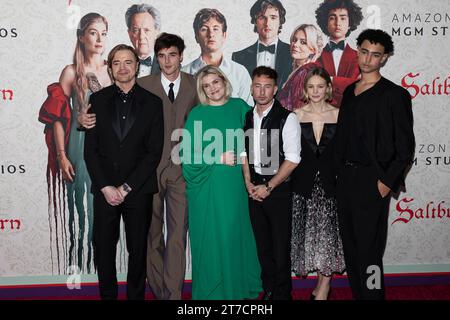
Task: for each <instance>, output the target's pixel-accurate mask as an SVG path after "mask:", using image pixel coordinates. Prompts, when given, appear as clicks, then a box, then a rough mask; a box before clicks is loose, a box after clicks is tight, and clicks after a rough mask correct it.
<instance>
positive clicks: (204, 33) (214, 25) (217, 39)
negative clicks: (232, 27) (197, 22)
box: [195, 18, 227, 53]
mask: <svg viewBox="0 0 450 320" xmlns="http://www.w3.org/2000/svg"><path fill="white" fill-rule="evenodd" d="M226 38H227V33H226V32H223V26H222V24H221V23H220V22H219V21H217V19H215V18H211V19H209V20H208V21H206V22H205V23H204V24H203V25H202V26H201V27H200V29H199V30H198V31H197V34H196V35H195V39H196V40H197V43H198V44H199V45H200V48H201V50H202V53H209V52H217V51H219V50H222V47H223V45H224V43H225V39H226Z"/></svg>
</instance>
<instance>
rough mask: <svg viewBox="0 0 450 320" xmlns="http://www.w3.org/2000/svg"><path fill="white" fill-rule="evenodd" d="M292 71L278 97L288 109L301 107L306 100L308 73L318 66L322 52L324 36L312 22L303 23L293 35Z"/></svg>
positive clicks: (291, 41)
mask: <svg viewBox="0 0 450 320" xmlns="http://www.w3.org/2000/svg"><path fill="white" fill-rule="evenodd" d="M290 43H291V56H292V70H293V71H292V73H291V74H290V75H289V78H288V80H287V81H286V83H285V84H284V86H283V88H282V89H281V90H280V92H279V93H278V96H277V98H278V99H279V101H280V102H281V104H282V105H283V106H284V107H285V108H286V109H288V110H290V111H293V110H295V109H298V108H301V107H302V106H303V105H304V104H305V101H304V100H303V99H302V98H303V87H304V81H305V77H306V74H307V73H308V72H309V71H310V70H311V69H313V68H315V67H316V66H317V64H316V61H317V59H318V58H319V57H320V55H321V54H322V49H323V36H322V33H321V32H320V30H319V29H318V28H316V27H315V26H314V25H312V24H301V25H299V26H298V27H297V28H295V29H294V32H292V35H291V40H290Z"/></svg>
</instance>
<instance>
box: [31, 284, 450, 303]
mask: <svg viewBox="0 0 450 320" xmlns="http://www.w3.org/2000/svg"><path fill="white" fill-rule="evenodd" d="M311 291H312V289H297V290H294V291H293V298H294V300H308V299H309V296H310V294H311ZM39 299H44V300H98V299H99V298H98V296H65V297H45V298H42V297H39ZM190 299H191V294H190V293H185V294H183V300H190ZM26 300H33V299H32V298H30V299H26ZM119 300H125V295H123V294H121V295H120V296H119ZM146 300H153V295H152V294H151V293H150V294H147V295H146ZM330 300H352V294H351V291H350V288H348V287H345V288H333V289H332V292H331V296H330ZM386 300H450V285H433V286H401V287H387V288H386Z"/></svg>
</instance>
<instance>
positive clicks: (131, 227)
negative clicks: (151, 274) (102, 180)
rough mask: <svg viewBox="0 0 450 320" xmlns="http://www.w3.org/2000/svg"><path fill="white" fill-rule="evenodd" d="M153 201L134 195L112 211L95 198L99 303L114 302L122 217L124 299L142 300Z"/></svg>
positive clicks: (148, 195) (102, 197)
mask: <svg viewBox="0 0 450 320" xmlns="http://www.w3.org/2000/svg"><path fill="white" fill-rule="evenodd" d="M152 201H153V195H152V194H143V195H135V196H133V197H132V198H129V199H127V198H125V201H124V202H123V203H122V204H120V205H119V206H115V207H114V206H111V205H109V204H108V203H107V202H106V199H105V197H104V196H103V195H102V194H95V195H94V235H93V244H94V261H95V264H96V267H97V273H98V282H99V289H100V297H101V299H103V300H113V299H117V294H118V287H117V271H116V250H117V243H118V241H119V236H120V218H121V216H122V217H123V221H124V225H125V234H126V243H127V251H128V273H127V298H128V299H130V300H143V299H144V298H145V284H146V281H145V279H146V258H147V235H148V230H149V227H150V222H151V217H152Z"/></svg>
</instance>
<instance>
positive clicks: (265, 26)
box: [256, 6, 280, 42]
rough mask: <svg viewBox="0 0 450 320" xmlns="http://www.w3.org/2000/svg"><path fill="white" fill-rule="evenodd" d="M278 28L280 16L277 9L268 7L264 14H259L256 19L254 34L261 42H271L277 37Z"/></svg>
mask: <svg viewBox="0 0 450 320" xmlns="http://www.w3.org/2000/svg"><path fill="white" fill-rule="evenodd" d="M279 28H280V14H279V12H278V9H277V8H276V7H273V6H268V7H267V9H266V11H265V12H264V13H261V14H260V15H259V16H258V18H257V19H256V32H258V35H259V39H260V40H261V41H263V42H272V41H273V40H275V38H276V37H278V30H279Z"/></svg>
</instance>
